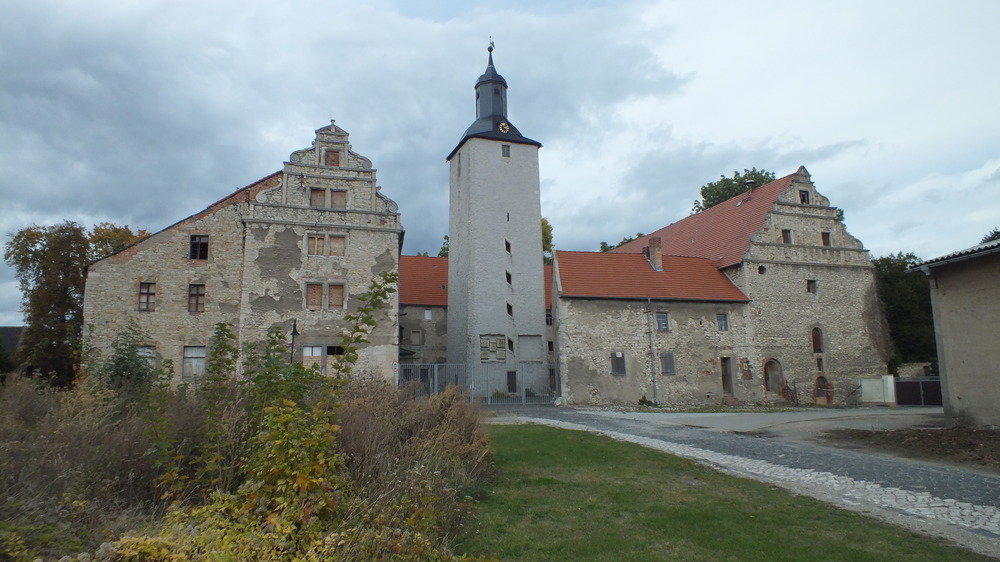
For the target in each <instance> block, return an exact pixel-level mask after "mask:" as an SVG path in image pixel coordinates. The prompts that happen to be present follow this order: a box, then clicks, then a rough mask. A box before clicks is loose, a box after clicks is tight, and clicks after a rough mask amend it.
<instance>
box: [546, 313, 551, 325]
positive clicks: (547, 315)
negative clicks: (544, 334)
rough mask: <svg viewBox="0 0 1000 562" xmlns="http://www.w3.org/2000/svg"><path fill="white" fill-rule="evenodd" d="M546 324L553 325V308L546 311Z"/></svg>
mask: <svg viewBox="0 0 1000 562" xmlns="http://www.w3.org/2000/svg"><path fill="white" fill-rule="evenodd" d="M545 325H546V326H551V325H552V311H551V310H546V311H545Z"/></svg>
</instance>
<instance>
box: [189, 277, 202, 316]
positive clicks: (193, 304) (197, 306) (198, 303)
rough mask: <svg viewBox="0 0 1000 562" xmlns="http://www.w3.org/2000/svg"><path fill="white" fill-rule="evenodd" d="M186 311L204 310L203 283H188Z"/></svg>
mask: <svg viewBox="0 0 1000 562" xmlns="http://www.w3.org/2000/svg"><path fill="white" fill-rule="evenodd" d="M188 312H205V286H204V285H200V284H191V285H188Z"/></svg>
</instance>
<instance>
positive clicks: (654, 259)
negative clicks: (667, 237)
mask: <svg viewBox="0 0 1000 562" xmlns="http://www.w3.org/2000/svg"><path fill="white" fill-rule="evenodd" d="M649 263H650V264H652V265H653V269H655V270H656V271H663V249H662V248H661V245H660V237H659V236H650V237H649Z"/></svg>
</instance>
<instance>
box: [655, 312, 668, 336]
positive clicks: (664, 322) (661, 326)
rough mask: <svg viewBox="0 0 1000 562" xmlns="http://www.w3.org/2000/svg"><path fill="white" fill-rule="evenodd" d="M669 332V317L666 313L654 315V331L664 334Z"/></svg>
mask: <svg viewBox="0 0 1000 562" xmlns="http://www.w3.org/2000/svg"><path fill="white" fill-rule="evenodd" d="M669 330H670V317H669V316H668V315H667V313H666V312H657V313H656V331H658V332H666V331H669Z"/></svg>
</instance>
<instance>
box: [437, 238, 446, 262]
mask: <svg viewBox="0 0 1000 562" xmlns="http://www.w3.org/2000/svg"><path fill="white" fill-rule="evenodd" d="M438 257H439V258H446V257H448V235H447V234H445V235H444V242H443V243H442V244H441V249H440V250H438Z"/></svg>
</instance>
